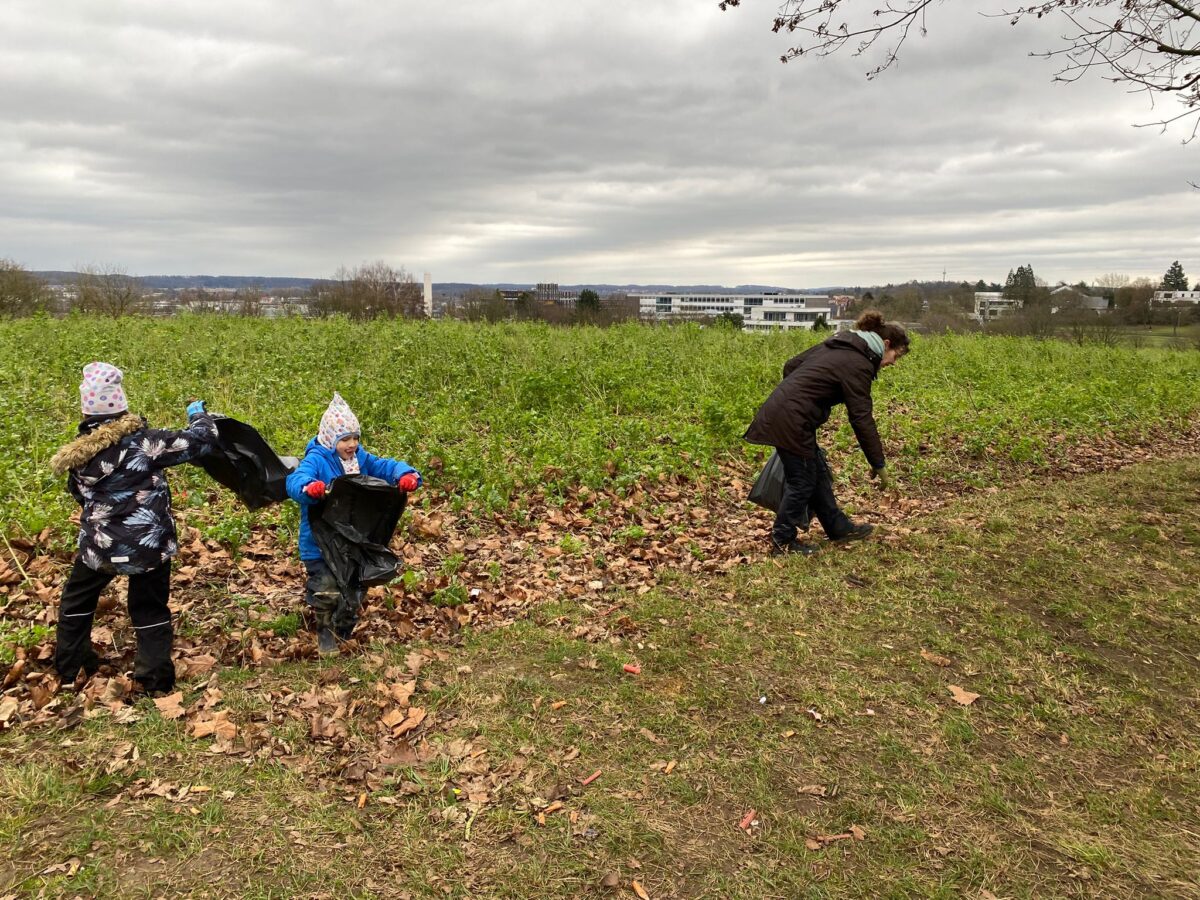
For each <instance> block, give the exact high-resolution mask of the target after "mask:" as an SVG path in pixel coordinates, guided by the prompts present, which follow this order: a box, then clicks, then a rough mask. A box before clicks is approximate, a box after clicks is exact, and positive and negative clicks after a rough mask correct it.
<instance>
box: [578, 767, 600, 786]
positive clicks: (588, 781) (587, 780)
mask: <svg viewBox="0 0 1200 900" xmlns="http://www.w3.org/2000/svg"><path fill="white" fill-rule="evenodd" d="M600 772H601V770H600V769H597V770H596V771H595V772H593V773H592V774H591V775H589V776H588V777H587V778H585V779H583V781H581V782H579V783H580V784H581V785H583V786H584V787H587V786H588V785H589V784H591V783H592V782H593V781H595V780H596V779H597V778H599V777H600Z"/></svg>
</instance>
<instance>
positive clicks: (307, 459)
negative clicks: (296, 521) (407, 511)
mask: <svg viewBox="0 0 1200 900" xmlns="http://www.w3.org/2000/svg"><path fill="white" fill-rule="evenodd" d="M358 470H359V471H360V472H361V473H362V474H363V475H370V476H371V477H372V478H381V479H383V480H384V481H387V482H390V483H391V484H395V483H396V482H397V481H399V480H400V477H401V476H402V475H405V474H406V473H408V472H415V471H417V470H416V469H414V468H413V467H412V466H410V465H409V464H408V463H406V462H400V461H399V460H395V459H384V458H383V457H381V456H373V455H372V454H370V453H368V452H367V451H366V450H364V449H363V446H362V444H359V445H358ZM345 474H346V471H345V469H343V468H342V461H341V459H339V458H338V455H337V453H335V452H334V451H333V450H328V449H326V448H325V447H322V446H321V444H320V443H318V441H317V439H316V438H313V439H312V440H311V441H309V442H308V447H307V448H305V450H304V459H303V460H301V461H300V465H299V466H297V467H296V471H294V472H293V473H292V474H291V475H289V476H288V478H287V492H288V496H289V497H291V498H292V499H293V500H295V501H296V502H297V503H299V504H300V558H301V559H304V560H316V559H320V558H321V548H320V547H318V546H317V542H316V541H315V540H313V535H312V527H311V526H310V525H309V524H308V510H309V507H311V506H312V505H313V504H314V503H318V502H319V501H317V500H314V499H313V498H312V497H310V496H308V494H306V493H304V487H305V485H308V484H311V483H312V482H314V481H323V482H325V485H326V487H328V486H329V483H330V482H332V481H333V479H335V478H339V477H340V476H342V475H345Z"/></svg>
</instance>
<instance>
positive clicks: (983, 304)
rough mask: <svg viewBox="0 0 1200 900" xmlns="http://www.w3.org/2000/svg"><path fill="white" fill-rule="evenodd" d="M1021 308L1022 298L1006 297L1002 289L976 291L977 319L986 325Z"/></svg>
mask: <svg viewBox="0 0 1200 900" xmlns="http://www.w3.org/2000/svg"><path fill="white" fill-rule="evenodd" d="M1020 308H1021V301H1020V300H1013V299H1012V298H1010V297H1005V296H1004V293H1003V292H1002V291H976V292H975V320H976V321H978V322H980V323H982V324H984V325H986V324H987V323H988V322H992V321H994V320H996V319H1001V318H1003V317H1004V316H1007V315H1011V314H1012V313H1014V312H1016V311H1017V310H1018V309H1020Z"/></svg>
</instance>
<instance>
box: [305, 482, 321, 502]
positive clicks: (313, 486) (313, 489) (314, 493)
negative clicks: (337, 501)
mask: <svg viewBox="0 0 1200 900" xmlns="http://www.w3.org/2000/svg"><path fill="white" fill-rule="evenodd" d="M301 490H303V491H304V493H306V494H308V496H310V497H312V498H313V499H314V500H320V499H321V498H322V497H324V496H325V482H323V481H310V482H309V483H308V484H306V485H305V486H304V487H303V488H302V489H301Z"/></svg>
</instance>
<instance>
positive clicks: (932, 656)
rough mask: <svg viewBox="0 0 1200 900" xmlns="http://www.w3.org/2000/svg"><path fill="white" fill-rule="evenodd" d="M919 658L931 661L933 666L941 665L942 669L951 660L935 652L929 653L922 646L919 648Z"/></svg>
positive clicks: (949, 663)
mask: <svg viewBox="0 0 1200 900" xmlns="http://www.w3.org/2000/svg"><path fill="white" fill-rule="evenodd" d="M921 659H923V660H925V662H927V663H933V664H934V665H935V666H941V667H942V668H943V669H944V668H946V667H947V666H949V665H951V660H950V659H949V658H948V657H945V656H938V654H936V653H930V652H929V651H928V650H926V649H925V648H924V647H922V648H921Z"/></svg>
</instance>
